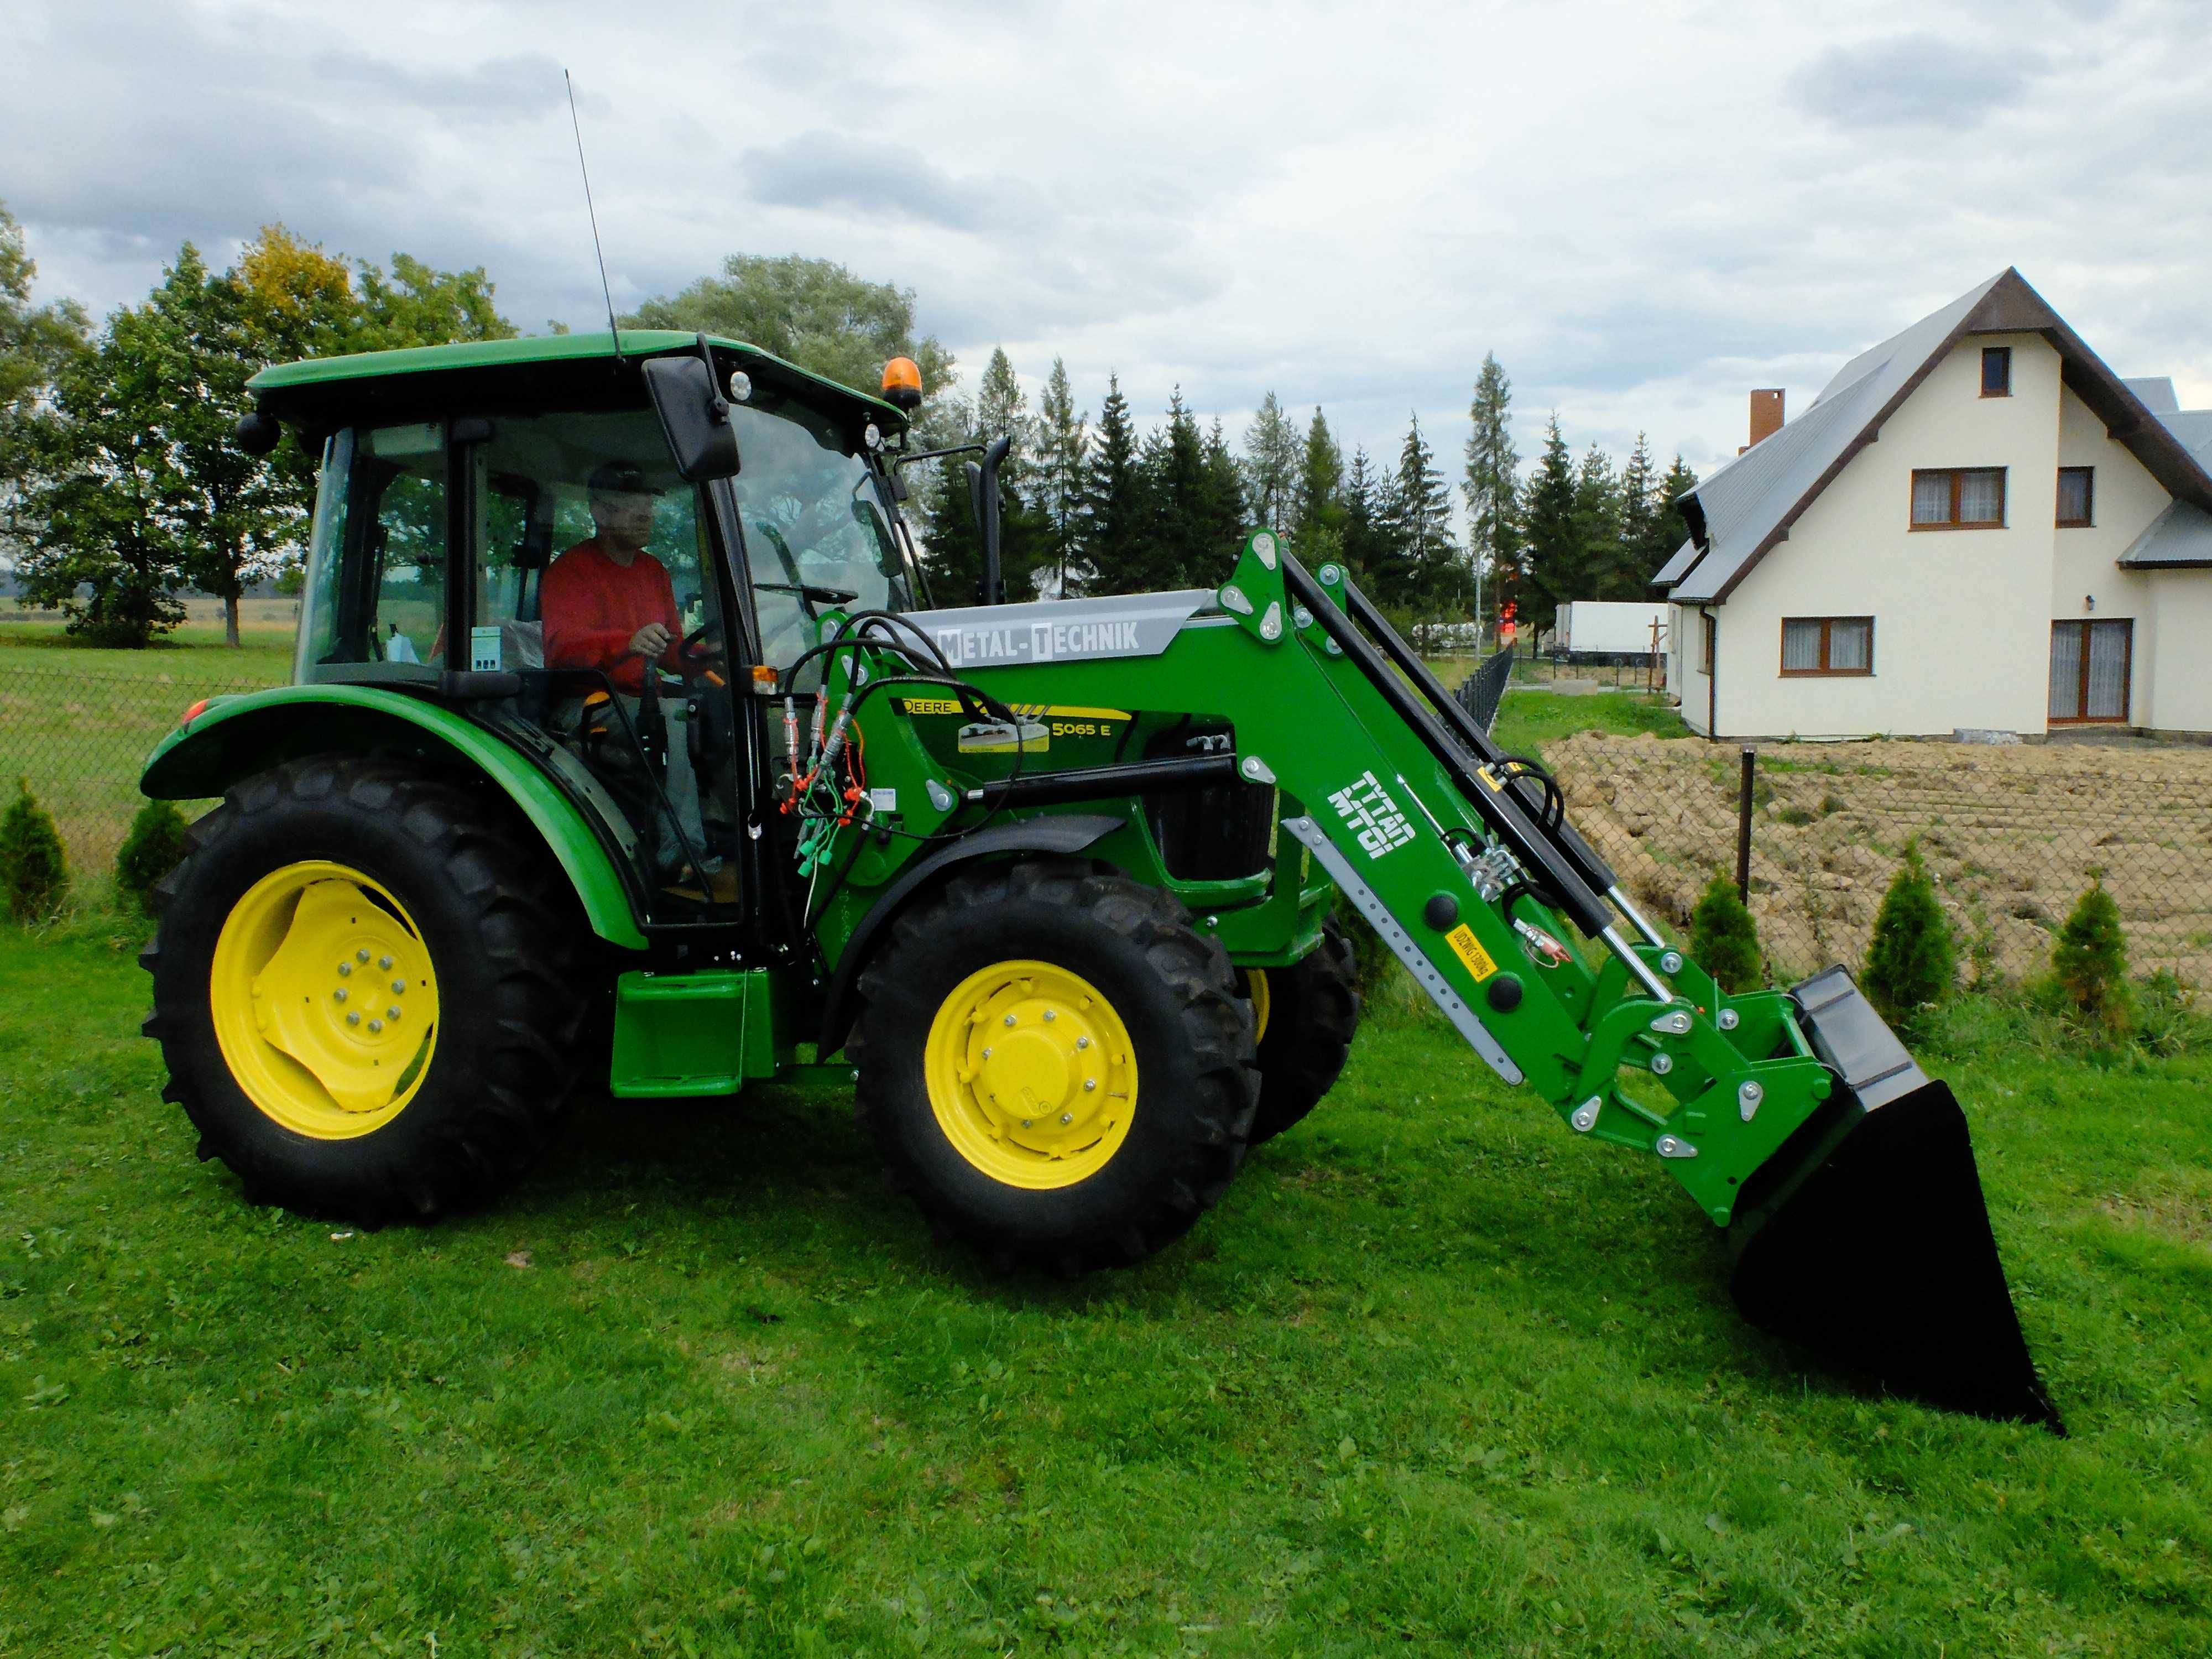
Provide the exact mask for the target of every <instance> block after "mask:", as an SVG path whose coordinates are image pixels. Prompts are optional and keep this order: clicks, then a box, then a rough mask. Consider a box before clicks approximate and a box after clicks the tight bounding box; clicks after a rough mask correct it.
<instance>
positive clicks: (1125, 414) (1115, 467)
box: [1081, 375, 1145, 593]
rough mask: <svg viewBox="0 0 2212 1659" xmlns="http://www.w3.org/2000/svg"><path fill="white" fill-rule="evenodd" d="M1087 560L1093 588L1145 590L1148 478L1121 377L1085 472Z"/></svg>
mask: <svg viewBox="0 0 2212 1659" xmlns="http://www.w3.org/2000/svg"><path fill="white" fill-rule="evenodd" d="M1084 480H1085V482H1084V493H1083V540H1082V544H1081V546H1082V558H1083V563H1084V566H1085V568H1086V569H1087V570H1088V571H1089V573H1090V580H1091V591H1092V592H1099V593H1137V592H1143V591H1144V553H1143V544H1144V528H1145V526H1144V519H1145V501H1144V495H1145V480H1144V477H1143V476H1142V471H1141V468H1140V466H1139V456H1138V453H1137V434H1136V427H1135V424H1134V422H1132V421H1131V420H1130V418H1129V400H1128V399H1127V398H1125V397H1123V396H1122V395H1121V378H1120V377H1119V376H1118V375H1116V376H1110V377H1109V379H1108V380H1107V383H1106V401H1105V402H1104V403H1103V404H1100V405H1099V408H1098V437H1097V442H1096V443H1094V444H1092V445H1091V457H1090V460H1089V463H1088V465H1086V466H1085V471H1084Z"/></svg>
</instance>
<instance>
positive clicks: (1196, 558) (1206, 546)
mask: <svg viewBox="0 0 2212 1659" xmlns="http://www.w3.org/2000/svg"><path fill="white" fill-rule="evenodd" d="M1293 476H1295V475H1293ZM1248 504H1249V503H1248V502H1247V500H1246V497H1245V494H1244V474H1243V470H1242V469H1241V468H1240V467H1238V465H1237V458H1236V457H1235V456H1234V455H1232V454H1231V453H1229V440H1228V438H1227V436H1226V435H1225V434H1224V433H1223V431H1222V429H1221V418H1220V416H1215V417H1214V421H1213V425H1212V428H1210V429H1209V430H1208V431H1207V433H1206V448H1205V452H1204V455H1203V465H1202V466H1201V467H1200V473H1199V488H1198V499H1197V501H1196V503H1195V505H1194V509H1193V511H1192V514H1191V518H1192V528H1193V529H1194V531H1195V532H1196V535H1197V539H1196V542H1195V543H1194V546H1193V548H1192V557H1191V560H1190V562H1189V565H1188V580H1194V581H1197V582H1200V583H1203V584H1205V585H1207V586H1212V585H1213V584H1216V583H1218V582H1225V581H1227V580H1229V573H1230V572H1231V570H1233V569H1234V568H1236V565H1237V552H1238V550H1239V546H1240V544H1242V542H1243V538H1244V526H1245V521H1246V520H1247V518H1248V517H1249V513H1247V511H1246V508H1247V506H1248Z"/></svg>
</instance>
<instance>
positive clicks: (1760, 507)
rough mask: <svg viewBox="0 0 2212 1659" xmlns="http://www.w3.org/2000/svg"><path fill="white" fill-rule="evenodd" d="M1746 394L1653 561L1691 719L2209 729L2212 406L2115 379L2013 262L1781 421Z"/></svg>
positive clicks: (1934, 730)
mask: <svg viewBox="0 0 2212 1659" xmlns="http://www.w3.org/2000/svg"><path fill="white" fill-rule="evenodd" d="M1752 400H1753V401H1752V412H1753V433H1752V439H1753V441H1752V443H1751V444H1750V445H1749V446H1748V447H1747V448H1746V449H1745V450H1744V451H1743V452H1742V453H1740V454H1739V455H1738V456H1737V457H1736V459H1735V460H1733V461H1730V462H1729V464H1728V465H1725V466H1723V467H1722V468H1720V469H1719V470H1718V471H1716V472H1714V474H1713V475H1712V476H1711V477H1709V478H1707V479H1706V480H1705V482H1704V483H1701V484H1699V486H1698V488H1697V489H1695V490H1693V491H1692V492H1691V494H1690V495H1687V496H1686V497H1685V498H1684V500H1683V513H1684V516H1685V517H1686V519H1687V520H1689V522H1690V526H1691V528H1692V532H1693V533H1692V538H1691V539H1690V540H1689V541H1688V542H1686V543H1685V544H1683V546H1682V548H1681V550H1680V551H1679V552H1677V553H1676V554H1675V555H1674V557H1673V558H1672V559H1670V560H1668V562H1667V564H1666V566H1665V568H1662V570H1661V571H1660V572H1659V574H1658V575H1657V577H1656V578H1655V579H1654V584H1653V585H1654V586H1656V588H1658V589H1659V590H1660V591H1661V592H1662V593H1664V594H1665V596H1666V598H1667V600H1668V605H1669V623H1670V634H1671V638H1672V646H1671V648H1670V651H1669V655H1668V689H1669V690H1672V691H1673V692H1674V693H1675V694H1676V696H1679V697H1680V701H1681V708H1682V714H1683V717H1684V719H1685V720H1687V721H1688V722H1689V724H1690V725H1691V726H1692V727H1693V728H1694V729H1696V730H1697V731H1699V732H1704V733H1705V734H1706V735H1707V736H1711V737H1785V736H1790V735H1796V736H1801V737H1808V738H1809V737H1865V736H1870V735H1873V734H1875V733H1882V732H1886V733H1892V734H1895V735H1899V736H1929V735H1948V734H1950V733H1951V732H1954V731H1956V730H1958V729H1960V728H1980V729H1994V730H1997V731H2003V732H2020V733H2021V734H2023V735H2030V736H2040V735H2042V734H2043V733H2045V732H2046V731H2048V730H2051V729H2055V728H2062V727H2065V726H2075V725H2084V724H2093V723H2101V724H2108V725H2115V726H2132V727H2136V728H2138V729H2142V730H2156V731H2169V732H2212V471H2208V468H2212V410H2182V409H2180V408H2179V407H2178V405H2177V403H2176V400H2175V398H2174V394H2173V386H2172V381H2170V380H2121V379H2120V378H2119V377H2118V376H2117V375H2115V374H2113V373H2112V370H2111V369H2109V368H2106V366H2105V364H2104V362H2103V361H2102V360H2101V359H2100V358H2099V357H2098V356H2097V354H2096V353H2095V352H2093V351H2092V350H2090V349H2089V348H2088V346H2087V345H2086V344H2085V343H2083V342H2082V340H2081V337H2080V336H2079V335H2077V334H2075V332H2074V331H2073V330H2072V329H2071V328H2069V327H2068V326H2067V325H2066V323H2065V321H2064V319H2062V318H2061V317H2060V316H2059V315H2058V314H2057V313H2056V312H2054V311H2053V310H2051V307H2049V306H2048V305H2047V304H2045V302H2044V301H2043V298H2042V296H2041V295H2038V294H2037V293H2036V291H2035V290H2034V289H2032V288H2030V287H2029V286H2028V285H2027V282H2026V281H2024V280H2023V279H2022V278H2021V275H2020V273H2019V272H2018V271H2016V270H2006V271H2005V272H2004V273H2003V274H2002V276H1995V277H1992V278H1991V279H1990V281H1988V282H1986V283H1982V284H1981V285H1980V286H1978V287H1977V288H1976V289H1973V290H1972V292H1970V293H1967V294H1965V295H1960V298H1958V299H1957V300H1955V301H1953V302H1952V303H1951V304H1949V305H1948V306H1946V307H1943V308H1942V310H1941V311H1938V312H1936V313H1934V314H1933V315H1932V316H1929V317H1923V318H1922V319H1920V321H1918V322H1917V323H1915V324H1914V325H1912V326H1911V327H1910V328H1908V329H1906V330H1905V331H1904V332H1903V333H1901V334H1899V335H1897V336H1895V337H1893V338H1891V339H1887V340H1885V341H1883V342H1882V343H1881V344H1880V345H1877V346H1875V347H1872V348H1871V349H1868V350H1866V351H1863V352H1861V353H1860V354H1859V355H1858V356H1856V357H1854V358H1853V359H1851V361H1850V362H1848V363H1846V364H1844V367H1843V368H1842V370H1841V371H1840V372H1839V373H1838V374H1837V375H1836V377H1835V379H1833V380H1831V381H1829V383H1828V384H1827V386H1826V388H1824V389H1823V390H1822V392H1820V396H1819V397H1818V398H1814V400H1813V404H1812V406H1811V407H1810V408H1809V409H1808V410H1806V411H1805V412H1804V413H1803V414H1802V415H1800V416H1798V417H1797V418H1796V420H1794V421H1789V422H1783V421H1782V419H1781V413H1782V410H1781V394H1779V393H1778V392H1753V394H1752ZM1762 425H1764V426H1765V428H1766V430H1765V431H1762V430H1761V429H1760V428H1761V426H1762Z"/></svg>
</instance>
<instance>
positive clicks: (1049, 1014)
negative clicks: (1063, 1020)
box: [1044, 1008, 1060, 1024]
mask: <svg viewBox="0 0 2212 1659" xmlns="http://www.w3.org/2000/svg"><path fill="white" fill-rule="evenodd" d="M1044 1018H1045V1023H1046V1024H1051V1023H1052V1022H1053V1021H1054V1020H1056V1019H1058V1018H1060V1015H1059V1013H1058V1012H1057V1011H1055V1010H1054V1009H1051V1008H1048V1009H1046V1010H1045V1011H1044Z"/></svg>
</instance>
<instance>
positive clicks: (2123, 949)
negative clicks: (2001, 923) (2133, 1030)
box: [2051, 871, 2134, 1036]
mask: <svg viewBox="0 0 2212 1659" xmlns="http://www.w3.org/2000/svg"><path fill="white" fill-rule="evenodd" d="M2051 976H2052V977H2053V978H2054V979H2056V980H2057V982H2058V987H2059V988H2060V989H2061V990H2063V992H2064V993H2065V994H2066V1000H2067V1001H2068V1002H2069V1003H2070V1004H2071V1005H2072V1006H2073V1009H2074V1012H2075V1013H2076V1014H2078V1015H2080V1016H2081V1018H2082V1019H2083V1020H2084V1021H2085V1022H2086V1023H2087V1024H2089V1025H2091V1026H2093V1028H2095V1029H2096V1030H2100V1031H2102V1032H2104V1033H2105V1034H2106V1036H2119V1035H2120V1034H2121V1033H2122V1032H2124V1031H2125V1030H2127V1029H2128V1025H2129V1020H2130V1014H2131V1013H2132V1012H2133V1002H2134V999H2133V997H2132V996H2131V995H2130V993H2129V988H2128V941H2127V936H2126V935H2125V934H2124V933H2122V932H2121V931H2120V907H2119V906H2118V905H2117V904H2115V903H2113V902H2112V895H2111V894H2110V893H2108V892H2106V890H2105V884H2104V881H2103V879H2102V878H2101V872H2094V871H2093V872H2091V873H2090V878H2089V886H2088V890H2087V891H2086V892H2084V893H2083V894H2082V895H2081V897H2080V898H2079V899H2078V900H2076V901H2075V905H2074V912H2073V914H2072V915H2069V916H2068V917H2067V918H2066V925H2065V926H2064V927H2062V928H2060V929H2059V930H2058V943H2057V945H2054V946H2053V947H2052V948H2051Z"/></svg>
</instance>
